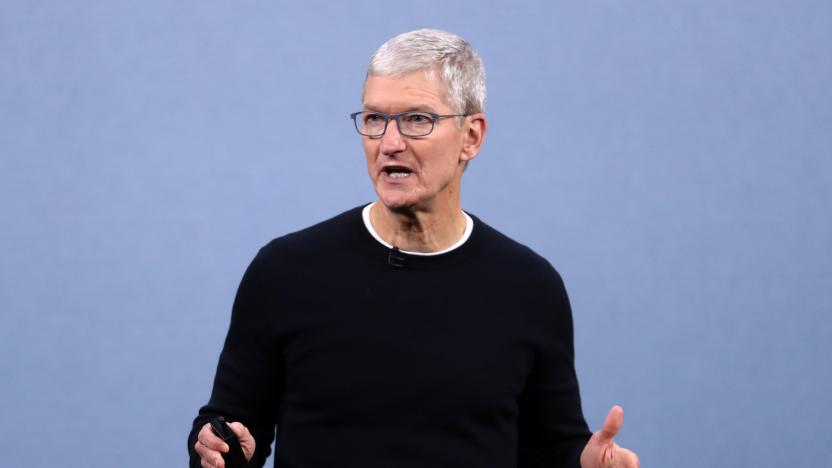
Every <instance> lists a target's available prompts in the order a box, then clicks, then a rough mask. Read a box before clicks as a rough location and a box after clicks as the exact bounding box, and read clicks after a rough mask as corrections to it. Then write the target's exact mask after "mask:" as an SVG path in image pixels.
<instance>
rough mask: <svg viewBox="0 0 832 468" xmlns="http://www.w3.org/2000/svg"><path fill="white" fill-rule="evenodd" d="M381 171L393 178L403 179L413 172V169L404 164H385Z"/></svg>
mask: <svg viewBox="0 0 832 468" xmlns="http://www.w3.org/2000/svg"><path fill="white" fill-rule="evenodd" d="M383 171H384V173H386V174H387V175H388V176H389V177H392V178H393V179H403V178H405V177H407V176H409V175H410V174H411V173H413V171H411V170H410V169H408V168H406V167H404V166H387V167H385V168H384V169H383Z"/></svg>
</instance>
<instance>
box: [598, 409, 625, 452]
mask: <svg viewBox="0 0 832 468" xmlns="http://www.w3.org/2000/svg"><path fill="white" fill-rule="evenodd" d="M622 424H624V410H623V409H622V408H621V407H620V406H618V405H615V406H613V407H612V409H610V412H609V413H608V414H607V417H606V419H604V424H602V425H601V429H599V430H598V432H596V433H595V434H594V435H593V438H595V439H596V442H598V443H602V444H607V443H610V442H612V439H613V438H614V437H615V436H616V435H618V431H620V430H621V425H622Z"/></svg>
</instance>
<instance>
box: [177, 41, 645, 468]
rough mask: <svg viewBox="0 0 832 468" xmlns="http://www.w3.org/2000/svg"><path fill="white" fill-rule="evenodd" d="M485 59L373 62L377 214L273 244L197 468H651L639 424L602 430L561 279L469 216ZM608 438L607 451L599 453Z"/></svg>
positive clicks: (443, 55) (249, 300)
mask: <svg viewBox="0 0 832 468" xmlns="http://www.w3.org/2000/svg"><path fill="white" fill-rule="evenodd" d="M484 101H485V78H484V70H483V67H482V63H481V61H480V59H479V57H478V56H477V54H476V53H475V52H474V51H473V49H472V48H471V47H470V45H469V44H468V43H467V42H465V41H464V40H462V39H461V38H459V37H458V36H455V35H453V34H450V33H446V32H442V31H436V30H419V31H413V32H410V33H406V34H402V35H400V36H398V37H395V38H393V39H391V40H390V41H388V42H387V43H385V44H384V45H382V46H381V47H380V48H379V49H378V50H377V51H376V52H375V54H374V55H373V57H372V58H371V62H370V65H369V68H368V73H367V78H366V81H365V84H364V93H363V109H362V111H360V112H357V113H355V114H353V115H352V117H353V120H354V122H355V126H356V129H357V130H358V133H359V134H361V138H362V142H363V145H364V151H365V153H366V157H367V170H368V172H369V175H370V179H371V180H372V182H373V184H374V187H375V190H376V194H377V195H378V198H377V200H376V201H375V202H374V203H372V204H370V205H367V206H364V207H357V208H354V209H352V210H349V211H347V212H345V213H342V214H340V215H338V216H336V217H334V218H332V219H330V220H327V221H324V222H322V223H320V224H317V225H315V226H312V227H310V228H307V229H305V230H302V231H299V232H295V233H292V234H289V235H286V236H283V237H281V238H278V239H275V240H274V241H272V242H271V243H269V244H268V245H266V246H265V247H263V248H262V249H261V250H260V252H259V253H258V254H257V256H256V257H255V258H254V260H253V261H252V263H251V265H250V266H249V268H248V270H247V271H246V273H245V275H244V277H243V280H242V282H241V284H240V288H239V290H238V293H237V298H236V299H235V302H234V308H233V311H232V318H231V325H230V328H229V331H228V336H227V338H226V341H225V345H224V347H223V351H222V354H221V356H220V361H219V365H218V368H217V374H216V379H215V382H214V389H213V393H212V395H211V400H210V402H209V403H208V404H207V405H206V406H204V407H203V408H202V409H201V410H200V413H199V416H198V417H197V418H196V419H195V421H194V426H193V430H192V432H191V435H190V438H189V450H190V452H191V466H192V467H196V466H211V467H222V466H224V464H223V461H222V457H221V455H220V452H225V451H226V450H227V447H226V446H225V444H224V443H223V442H222V441H221V440H220V439H219V438H217V437H216V436H214V435H213V434H212V432H211V430H210V428H209V426H208V424H207V420H208V419H209V418H211V417H212V416H216V415H223V416H225V417H226V418H228V419H230V420H234V421H236V422H234V423H233V424H231V427H232V429H233V430H234V432H235V433H236V434H237V435H238V437H239V439H240V441H241V444H242V446H243V451H244V453H245V455H246V457H247V458H248V459H250V460H251V464H252V466H258V467H259V466H262V465H263V463H264V461H265V459H266V457H267V456H268V454H269V453H270V445H271V442H272V440H274V436H275V425H276V426H277V442H276V451H277V453H276V457H275V466H279V467H281V468H298V467H300V468H314V467H327V468H328V467H361V468H370V467H384V468H388V467H397V468H403V467H404V468H407V467H420V468H423V467H440V466H448V467H482V468H486V467H487V468H498V467H499V468H503V467H505V468H509V467H517V466H519V467H547V468H555V467H567V466H568V467H577V466H582V467H583V468H595V467H636V466H638V460H637V458H636V456H635V454H634V453H632V452H630V451H629V450H626V449H623V448H620V447H618V446H617V445H616V444H615V443H614V442H613V440H612V439H613V436H615V434H616V433H617V432H618V430H619V428H620V426H621V423H622V420H623V413H622V410H621V409H620V408H618V407H614V408H613V409H612V411H610V414H609V415H608V416H607V420H606V421H605V422H604V425H603V427H602V428H601V430H600V431H598V432H597V433H595V434H594V435H591V434H590V433H589V431H588V429H587V426H586V422H585V421H584V418H583V415H582V411H581V403H580V396H579V392H578V383H577V379H576V376H575V370H574V365H573V344H572V317H571V311H570V307H569V302H568V299H567V296H566V291H565V290H564V288H563V283H562V281H561V279H560V277H559V276H558V274H557V273H556V272H555V270H554V269H553V268H552V267H551V265H550V264H549V263H548V262H547V261H546V260H544V259H543V258H542V257H540V256H538V255H537V254H535V253H534V252H532V251H531V250H530V249H528V248H527V247H525V246H523V245H521V244H518V243H516V242H514V241H513V240H511V239H509V238H508V237H506V236H504V235H502V234H500V233H499V232H497V231H496V230H494V229H493V228H491V227H489V226H488V225H486V224H485V223H483V222H482V221H480V220H479V219H478V218H476V217H475V216H473V215H469V214H467V213H465V212H463V211H462V210H461V208H460V195H459V194H460V186H461V180H462V174H463V171H464V170H465V167H466V165H467V164H468V163H469V162H470V161H471V160H473V159H474V158H475V157H476V155H477V153H478V152H479V150H480V147H481V145H482V143H483V140H484V138H485V134H486V129H487V123H486V122H487V121H486V117H485V115H484V114H483V110H484ZM590 436H591V437H590Z"/></svg>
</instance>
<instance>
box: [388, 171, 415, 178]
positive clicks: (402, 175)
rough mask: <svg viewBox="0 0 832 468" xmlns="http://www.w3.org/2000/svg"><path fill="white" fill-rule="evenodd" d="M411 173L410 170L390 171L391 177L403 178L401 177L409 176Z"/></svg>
mask: <svg viewBox="0 0 832 468" xmlns="http://www.w3.org/2000/svg"><path fill="white" fill-rule="evenodd" d="M409 175H410V173H409V172H391V173H390V177H392V178H394V179H401V178H403V177H407V176H409Z"/></svg>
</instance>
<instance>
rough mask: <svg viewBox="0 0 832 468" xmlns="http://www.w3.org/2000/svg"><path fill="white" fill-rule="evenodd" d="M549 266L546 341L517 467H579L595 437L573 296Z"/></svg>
mask: <svg viewBox="0 0 832 468" xmlns="http://www.w3.org/2000/svg"><path fill="white" fill-rule="evenodd" d="M547 266H548V269H549V270H550V271H549V274H548V275H547V276H548V277H549V278H551V279H550V280H547V281H546V282H545V283H546V284H545V285H541V286H542V289H543V292H542V294H541V295H542V296H543V302H544V303H545V304H546V307H545V309H544V310H543V317H542V318H541V321H542V323H543V326H542V327H540V329H539V330H540V332H541V335H540V340H541V342H542V344H541V346H540V349H539V350H538V353H537V355H536V356H535V364H534V368H533V370H532V374H531V376H530V377H529V380H528V382H527V385H526V389H525V391H524V392H523V394H522V395H521V398H520V414H519V421H518V424H519V428H518V429H519V454H518V455H519V457H518V458H519V463H518V467H519V468H561V467H564V468H566V467H568V468H575V467H580V456H581V451H582V450H583V448H584V446H585V445H586V443H587V441H588V440H589V437H590V435H591V433H590V432H589V429H588V427H587V424H586V421H585V420H584V417H583V411H582V409H581V398H580V393H579V388H578V379H577V376H576V374H575V365H574V344H573V330H572V312H571V307H570V305H569V298H568V297H567V295H566V289H565V288H564V286H563V281H562V280H561V278H560V276H559V275H558V274H557V272H556V271H555V270H554V268H552V267H551V265H548V262H547Z"/></svg>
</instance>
